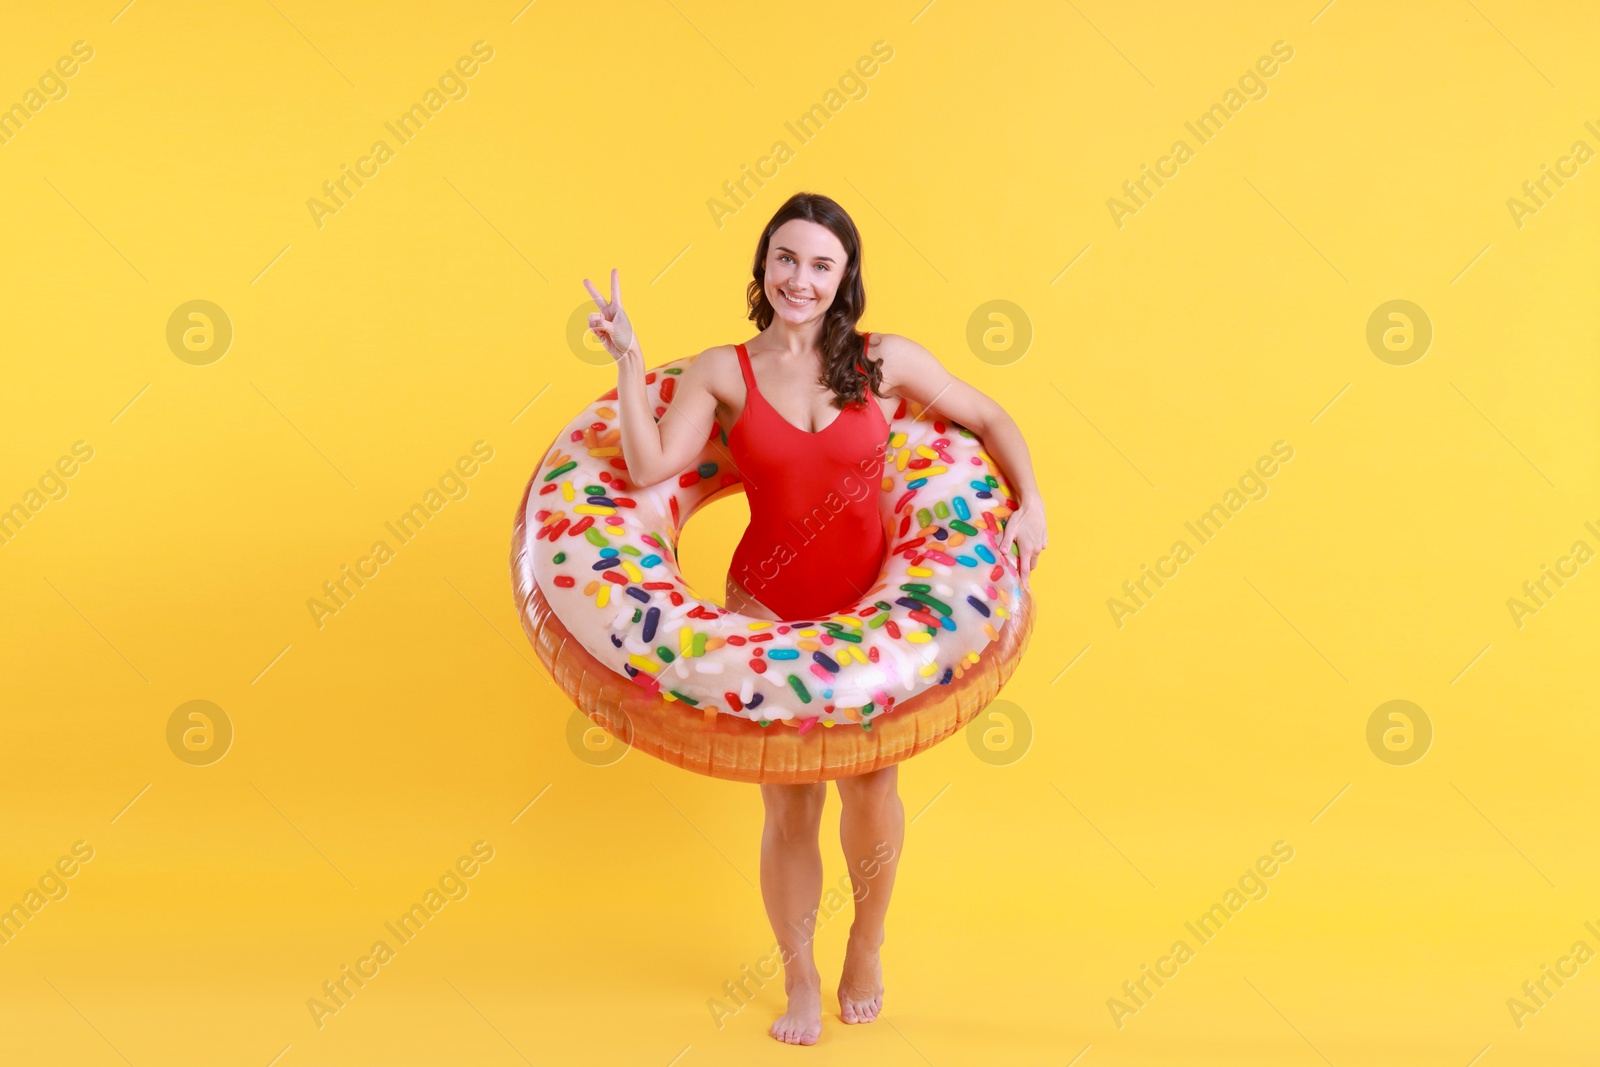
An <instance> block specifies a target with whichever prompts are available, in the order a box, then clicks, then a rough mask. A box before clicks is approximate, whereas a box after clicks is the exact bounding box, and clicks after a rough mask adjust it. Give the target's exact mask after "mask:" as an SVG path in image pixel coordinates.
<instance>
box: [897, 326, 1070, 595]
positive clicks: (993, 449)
mask: <svg viewBox="0 0 1600 1067" xmlns="http://www.w3.org/2000/svg"><path fill="white" fill-rule="evenodd" d="M877 336H878V337H881V338H882V340H881V341H880V342H879V344H878V345H875V346H874V348H875V349H876V351H875V353H873V354H875V355H876V356H878V357H880V358H881V359H882V360H883V390H884V392H885V393H886V394H891V395H894V396H902V397H906V398H907V399H909V400H914V401H916V402H917V403H918V404H920V405H921V406H922V407H923V408H925V409H931V411H932V413H933V415H934V417H936V418H939V417H942V418H944V419H946V420H948V421H950V422H955V423H959V424H960V425H962V426H965V427H966V428H967V429H969V430H971V431H972V432H973V433H975V434H977V435H978V437H980V438H981V439H982V440H983V446H984V450H985V451H987V452H988V453H989V455H990V456H992V457H993V458H994V460H995V461H996V462H997V463H998V464H999V465H1000V469H1001V471H1003V472H1004V474H1005V477H1006V479H1007V481H1008V484H1009V487H1010V489H1011V491H1012V493H1013V494H1014V496H1013V499H1015V500H1016V502H1017V509H1016V511H1014V512H1012V514H1011V516H1010V518H1009V519H1007V520H1006V524H1005V530H1004V532H1003V534H1002V535H1001V538H1000V551H1002V552H1008V551H1010V550H1011V548H1012V547H1013V545H1014V546H1015V547H1016V550H1017V568H1018V571H1019V572H1020V574H1021V577H1022V584H1023V587H1024V588H1026V587H1027V584H1028V574H1029V572H1030V571H1032V570H1033V569H1034V568H1035V567H1037V566H1038V565H1039V553H1040V552H1042V551H1043V550H1044V548H1045V546H1046V545H1048V544H1049V543H1050V535H1049V533H1048V532H1047V531H1046V529H1045V518H1044V500H1043V499H1042V498H1041V497H1040V496H1039V483H1038V480H1037V479H1036V478H1035V477H1034V473H1033V459H1032V457H1031V456H1030V455H1029V453H1028V442H1027V441H1025V440H1023V437H1022V430H1021V429H1020V428H1018V426H1017V423H1016V420H1015V419H1013V418H1012V417H1011V415H1010V414H1009V413H1007V411H1006V409H1005V408H1003V407H1001V406H1000V405H999V404H998V403H996V402H995V401H994V400H993V399H991V398H990V397H988V396H985V395H984V394H983V393H981V392H979V391H978V390H977V389H975V388H973V387H972V386H970V385H968V384H967V383H966V382H964V381H962V380H961V379H960V378H957V377H956V376H955V375H953V374H951V373H950V372H949V371H947V370H945V368H944V365H943V364H942V363H940V362H939V360H938V359H937V358H936V357H935V356H934V354H933V353H932V352H929V351H928V350H927V349H926V348H923V347H922V346H921V345H919V344H917V342H915V341H913V340H911V339H910V338H908V337H901V336H899V335H898V334H892V333H885V334H878V335H877Z"/></svg>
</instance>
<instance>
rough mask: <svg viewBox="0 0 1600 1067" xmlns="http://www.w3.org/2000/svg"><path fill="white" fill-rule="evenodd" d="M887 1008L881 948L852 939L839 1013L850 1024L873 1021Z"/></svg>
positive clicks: (840, 976)
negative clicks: (880, 960) (884, 1000)
mask: <svg viewBox="0 0 1600 1067" xmlns="http://www.w3.org/2000/svg"><path fill="white" fill-rule="evenodd" d="M882 1010H883V965H882V964H881V963H880V962H879V960H878V950H877V949H875V948H867V947H866V945H865V944H864V943H862V942H859V941H857V940H856V939H855V938H853V937H852V938H851V939H850V943H849V947H848V948H846V949H845V953H844V969H843V971H842V972H841V973H840V975H839V1016H840V1018H842V1019H844V1021H845V1022H847V1023H870V1022H871V1021H872V1020H874V1019H876V1018H877V1017H878V1012H880V1011H882Z"/></svg>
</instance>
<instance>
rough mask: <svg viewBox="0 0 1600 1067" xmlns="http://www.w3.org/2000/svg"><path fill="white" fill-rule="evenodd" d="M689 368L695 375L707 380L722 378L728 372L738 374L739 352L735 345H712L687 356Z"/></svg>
mask: <svg viewBox="0 0 1600 1067" xmlns="http://www.w3.org/2000/svg"><path fill="white" fill-rule="evenodd" d="M689 368H690V370H692V371H693V372H694V374H695V375H696V376H697V377H702V378H705V379H707V380H716V379H718V378H724V377H726V376H727V375H728V374H729V373H732V374H734V375H738V373H739V354H738V346H737V345H731V344H728V345H712V346H711V347H710V348H708V349H706V350H705V351H703V352H696V353H695V354H694V355H693V356H691V357H689Z"/></svg>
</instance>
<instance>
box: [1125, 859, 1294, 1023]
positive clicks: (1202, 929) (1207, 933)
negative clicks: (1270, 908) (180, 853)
mask: <svg viewBox="0 0 1600 1067" xmlns="http://www.w3.org/2000/svg"><path fill="white" fill-rule="evenodd" d="M1292 859H1294V846H1293V845H1291V844H1289V843H1288V842H1287V841H1282V840H1279V841H1274V842H1273V843H1272V855H1270V856H1265V855H1264V856H1261V857H1260V858H1258V859H1257V860H1256V862H1255V864H1254V865H1253V866H1251V867H1247V868H1246V869H1245V872H1244V873H1243V874H1241V875H1240V876H1239V881H1238V883H1237V888H1235V887H1234V886H1229V887H1228V891H1227V892H1226V893H1224V894H1223V895H1222V900H1221V901H1220V902H1218V903H1215V904H1212V905H1211V907H1210V908H1209V909H1208V910H1206V911H1205V912H1203V913H1201V915H1200V918H1198V919H1196V920H1195V921H1194V922H1185V923H1184V924H1183V926H1184V929H1186V930H1188V931H1189V932H1190V933H1191V934H1193V935H1194V937H1195V940H1196V941H1198V942H1199V943H1200V944H1202V945H1208V944H1210V943H1211V942H1212V941H1213V940H1215V939H1216V936H1217V935H1218V934H1220V933H1221V932H1222V928H1223V926H1224V925H1225V924H1226V923H1227V922H1228V920H1229V919H1233V918H1236V917H1237V916H1238V914H1239V913H1240V912H1241V911H1243V910H1244V906H1245V905H1246V904H1248V903H1250V901H1252V900H1265V899H1266V898H1267V894H1268V893H1269V892H1271V887H1269V886H1268V885H1267V881H1266V880H1267V879H1268V878H1271V877H1272V876H1273V875H1275V874H1277V873H1278V870H1279V867H1280V865H1281V864H1284V863H1288V862H1289V861H1290V860H1292ZM1195 952H1196V950H1195V949H1194V948H1193V947H1192V946H1190V944H1189V943H1188V942H1187V941H1184V940H1182V939H1181V938H1180V939H1179V940H1177V941H1174V942H1173V943H1172V948H1171V950H1170V951H1169V952H1168V954H1167V955H1165V956H1162V957H1161V958H1160V959H1158V960H1156V963H1155V966H1154V967H1153V968H1152V967H1151V966H1150V964H1148V963H1144V964H1140V965H1139V970H1140V974H1139V977H1137V978H1132V979H1129V980H1128V981H1126V982H1123V983H1122V993H1123V996H1124V997H1126V998H1127V999H1126V1000H1124V999H1119V998H1118V997H1107V998H1106V1010H1108V1011H1109V1012H1111V1021H1112V1022H1114V1023H1116V1024H1117V1029H1118V1030H1121V1029H1122V1027H1123V1025H1124V1023H1125V1022H1126V1020H1127V1018H1128V1016H1130V1015H1137V1014H1139V1012H1140V1011H1142V1010H1143V1009H1145V1008H1147V1007H1149V1005H1150V1001H1151V1000H1152V999H1154V998H1155V995H1156V993H1157V992H1159V991H1160V990H1161V989H1162V987H1164V986H1165V985H1166V984H1167V982H1168V981H1171V980H1172V979H1174V978H1176V977H1177V976H1178V971H1179V970H1180V969H1181V968H1182V967H1183V965H1184V964H1185V963H1188V962H1189V961H1190V960H1192V959H1194V957H1195ZM1169 965H1170V966H1171V968H1172V969H1171V970H1168V969H1167V968H1168V966H1169ZM1163 979H1165V981H1163ZM1152 985H1154V987H1155V988H1153V989H1152V988H1151V986H1152Z"/></svg>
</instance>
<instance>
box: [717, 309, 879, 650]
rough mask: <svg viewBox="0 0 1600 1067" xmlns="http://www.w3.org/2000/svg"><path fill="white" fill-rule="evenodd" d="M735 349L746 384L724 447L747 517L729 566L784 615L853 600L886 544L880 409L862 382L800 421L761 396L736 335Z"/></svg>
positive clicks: (817, 614) (835, 607)
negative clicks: (847, 397)
mask: <svg viewBox="0 0 1600 1067" xmlns="http://www.w3.org/2000/svg"><path fill="white" fill-rule="evenodd" d="M870 336H871V335H870V334H868V335H867V337H870ZM738 351H739V369H740V371H742V372H743V373H744V384H745V387H746V393H745V402H744V411H743V412H742V413H741V414H740V415H739V418H738V420H737V421H736V422H735V423H734V424H733V428H732V429H731V430H729V431H728V448H729V450H730V451H731V452H732V454H733V461H734V463H735V464H737V465H738V468H739V473H740V474H741V475H742V476H743V478H744V483H745V494H746V496H747V497H748V498H749V502H750V525H749V527H748V528H746V529H745V532H744V537H742V538H741V539H740V540H739V547H738V548H736V549H734V552H733V562H732V564H731V565H730V566H729V573H730V574H732V575H733V578H734V580H735V581H736V582H738V583H739V584H740V585H741V586H742V587H744V589H745V591H746V592H748V593H749V594H750V595H751V596H753V597H755V598H756V599H757V600H759V601H760V602H761V603H762V604H765V605H766V606H767V607H768V608H770V609H772V612H773V613H774V614H775V615H777V616H778V617H779V618H781V619H784V620H787V621H799V620H812V619H821V618H824V617H826V616H827V615H828V613H830V612H834V611H839V610H842V609H846V608H850V607H853V606H854V605H855V604H856V603H858V602H859V601H860V600H861V599H862V598H863V597H865V596H866V594H867V590H869V589H870V588H872V583H873V582H874V581H876V580H877V578H878V574H879V572H880V571H881V570H882V569H883V559H884V556H885V555H886V554H887V552H888V542H887V541H886V540H885V538H884V527H883V519H882V517H881V515H880V513H879V510H878V493H879V487H878V482H879V480H880V479H881V478H882V477H883V461H884V456H885V454H886V451H887V448H888V438H889V424H888V422H887V421H886V420H885V419H884V417H883V410H882V409H881V408H879V407H878V404H877V401H876V400H875V399H874V397H873V395H872V394H871V393H870V392H869V393H868V394H867V398H866V400H865V401H863V402H862V403H859V404H852V405H851V406H849V407H847V408H844V409H843V410H841V411H840V412H839V415H838V417H837V418H835V419H834V420H833V421H832V422H830V423H829V424H828V425H826V426H824V427H823V428H822V429H820V430H817V431H815V432H810V431H806V430H802V429H800V428H799V427H798V426H796V425H794V424H793V423H791V422H789V421H788V420H787V419H785V418H784V417H783V416H782V415H780V414H778V412H777V410H776V409H775V408H773V406H772V405H771V404H769V403H767V399H766V397H764V396H762V395H761V391H760V390H759V389H757V388H756V377H755V373H754V372H753V371H752V370H751V369H750V356H749V354H748V353H747V352H745V349H744V345H739V346H738Z"/></svg>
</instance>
